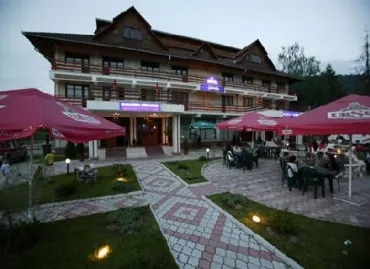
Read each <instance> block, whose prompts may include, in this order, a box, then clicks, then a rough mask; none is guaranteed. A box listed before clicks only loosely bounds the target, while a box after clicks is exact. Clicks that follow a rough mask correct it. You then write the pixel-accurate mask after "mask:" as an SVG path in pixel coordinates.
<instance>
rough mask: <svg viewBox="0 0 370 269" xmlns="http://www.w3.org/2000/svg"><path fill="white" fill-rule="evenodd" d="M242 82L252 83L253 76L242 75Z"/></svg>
mask: <svg viewBox="0 0 370 269" xmlns="http://www.w3.org/2000/svg"><path fill="white" fill-rule="evenodd" d="M242 80H243V83H245V84H253V78H252V77H245V76H243V77H242Z"/></svg>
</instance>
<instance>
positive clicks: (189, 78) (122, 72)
mask: <svg viewBox="0 0 370 269" xmlns="http://www.w3.org/2000/svg"><path fill="white" fill-rule="evenodd" d="M52 69H53V70H61V71H68V72H79V73H90V74H102V75H116V76H129V77H135V78H138V77H142V78H151V79H160V80H167V81H171V82H176V81H178V82H185V83H186V82H190V83H196V84H201V83H203V82H204V80H205V77H203V76H195V75H179V74H176V73H175V71H173V70H169V69H167V70H161V69H160V70H158V71H153V72H152V71H147V70H145V69H143V68H139V69H133V68H105V67H102V66H101V65H93V64H89V65H81V64H79V65H76V64H71V63H65V62H60V61H57V62H55V63H54V64H53V65H52ZM215 77H216V78H217V79H218V81H220V83H221V84H222V85H223V86H225V87H233V88H242V89H243V88H244V89H248V90H255V91H260V92H266V93H280V94H288V91H287V90H285V89H277V88H271V87H270V88H269V87H264V86H262V85H256V84H247V83H246V82H243V81H242V79H241V78H240V77H239V78H238V77H236V78H234V81H232V82H226V81H224V80H223V78H222V77H217V76H215Z"/></svg>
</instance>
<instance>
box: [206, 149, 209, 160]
mask: <svg viewBox="0 0 370 269" xmlns="http://www.w3.org/2000/svg"><path fill="white" fill-rule="evenodd" d="M206 154H207V159H209V148H207V149H206Z"/></svg>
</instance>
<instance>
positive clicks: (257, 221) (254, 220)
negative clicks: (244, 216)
mask: <svg viewBox="0 0 370 269" xmlns="http://www.w3.org/2000/svg"><path fill="white" fill-rule="evenodd" d="M252 220H253V222H255V223H260V222H261V219H260V217H258V216H257V215H253V217H252Z"/></svg>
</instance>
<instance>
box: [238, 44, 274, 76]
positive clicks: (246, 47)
mask: <svg viewBox="0 0 370 269" xmlns="http://www.w3.org/2000/svg"><path fill="white" fill-rule="evenodd" d="M254 46H258V47H260V48H261V49H262V51H263V54H264V56H266V59H267V61H268V63H269V64H270V65H271V67H272V68H273V69H274V70H276V67H275V65H274V63H273V62H272V61H271V59H270V57H268V53H267V51H266V49H265V47H264V46H263V45H262V43H261V41H260V40H259V39H256V40H255V41H253V42H252V43H250V44H249V45H248V46H245V47H244V48H242V49H241V50H240V51H238V52H237V53H236V54H235V56H234V57H233V59H235V60H236V61H237V62H240V61H241V59H243V56H245V54H246V53H247V52H248V50H249V49H250V48H252V47H254Z"/></svg>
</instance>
